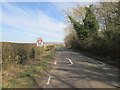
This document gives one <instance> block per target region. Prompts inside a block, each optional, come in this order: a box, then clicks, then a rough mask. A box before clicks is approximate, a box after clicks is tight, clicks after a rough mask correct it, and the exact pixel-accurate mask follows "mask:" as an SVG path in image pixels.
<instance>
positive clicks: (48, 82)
mask: <svg viewBox="0 0 120 90" xmlns="http://www.w3.org/2000/svg"><path fill="white" fill-rule="evenodd" d="M51 78H52V76H49V78H48V81H47V83H46V85H49V84H50V80H51Z"/></svg>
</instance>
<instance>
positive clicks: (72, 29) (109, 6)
mask: <svg viewBox="0 0 120 90" xmlns="http://www.w3.org/2000/svg"><path fill="white" fill-rule="evenodd" d="M66 14H67V20H68V26H67V27H66V29H65V31H66V32H67V33H68V34H67V35H66V37H65V39H64V41H65V44H66V46H67V47H68V48H74V49H77V50H82V51H85V52H88V53H90V54H93V55H97V56H100V57H108V58H110V59H106V61H105V62H109V63H111V64H112V63H114V65H118V61H119V60H120V2H101V3H96V4H95V5H90V6H89V7H81V6H76V7H75V8H73V9H71V10H69V11H67V12H66Z"/></svg>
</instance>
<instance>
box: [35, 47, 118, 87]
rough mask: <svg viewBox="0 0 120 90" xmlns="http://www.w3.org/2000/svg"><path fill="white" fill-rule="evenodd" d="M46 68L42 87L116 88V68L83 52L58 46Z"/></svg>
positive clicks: (41, 82) (41, 83)
mask: <svg viewBox="0 0 120 90" xmlns="http://www.w3.org/2000/svg"><path fill="white" fill-rule="evenodd" d="M51 65H52V67H51V68H49V69H47V70H46V73H45V74H44V76H43V77H42V80H41V81H40V80H38V81H37V82H39V84H38V85H39V87H42V88H117V87H119V86H118V69H117V68H115V67H112V66H110V65H107V64H105V63H102V62H100V61H97V60H94V59H92V58H89V57H87V56H85V55H83V54H80V53H78V52H75V51H72V50H70V49H67V48H65V47H60V48H58V49H57V51H56V55H55V58H54V60H53V61H52V62H51Z"/></svg>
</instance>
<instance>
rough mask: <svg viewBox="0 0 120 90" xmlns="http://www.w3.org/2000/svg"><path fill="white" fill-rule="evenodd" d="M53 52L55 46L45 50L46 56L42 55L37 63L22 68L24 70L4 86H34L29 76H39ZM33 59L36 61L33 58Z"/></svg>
mask: <svg viewBox="0 0 120 90" xmlns="http://www.w3.org/2000/svg"><path fill="white" fill-rule="evenodd" d="M54 54H55V48H54V49H52V50H50V51H47V52H46V56H45V57H43V58H42V60H40V62H39V63H37V64H36V65H32V66H29V67H26V68H24V69H25V72H23V73H21V74H18V75H17V78H15V79H13V80H11V81H9V85H8V86H7V87H5V88H8V87H10V88H16V87H19V88H20V87H23V88H24V87H34V81H33V80H32V79H31V77H32V78H40V73H41V71H43V69H44V68H45V67H46V66H47V65H48V62H49V61H50V60H52V58H53V56H54ZM33 60H34V61H36V60H35V59H33ZM42 73H43V72H42Z"/></svg>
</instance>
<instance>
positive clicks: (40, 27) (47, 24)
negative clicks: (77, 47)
mask: <svg viewBox="0 0 120 90" xmlns="http://www.w3.org/2000/svg"><path fill="white" fill-rule="evenodd" d="M3 7H4V8H6V9H7V11H8V12H4V11H3V21H2V22H3V24H6V25H9V26H12V27H16V28H18V29H16V31H18V32H20V33H25V32H28V33H29V34H30V35H33V37H35V35H36V36H37V35H38V36H39V35H42V36H49V37H52V38H55V39H56V38H57V39H58V41H62V39H63V38H64V34H63V33H64V27H65V24H64V23H63V22H60V21H58V20H55V19H54V18H51V17H49V16H48V15H46V14H45V13H43V12H42V11H40V10H39V9H36V10H34V12H33V11H30V10H27V9H21V8H18V7H16V6H14V5H11V4H10V3H3ZM20 29H21V30H22V31H20ZM28 33H26V35H27V34H28ZM43 38H44V37H43ZM47 40H50V39H47V38H46V40H45V41H47ZM51 41H54V40H51Z"/></svg>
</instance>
